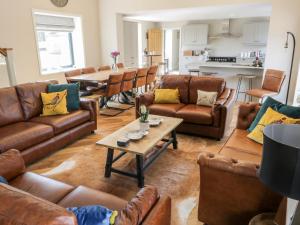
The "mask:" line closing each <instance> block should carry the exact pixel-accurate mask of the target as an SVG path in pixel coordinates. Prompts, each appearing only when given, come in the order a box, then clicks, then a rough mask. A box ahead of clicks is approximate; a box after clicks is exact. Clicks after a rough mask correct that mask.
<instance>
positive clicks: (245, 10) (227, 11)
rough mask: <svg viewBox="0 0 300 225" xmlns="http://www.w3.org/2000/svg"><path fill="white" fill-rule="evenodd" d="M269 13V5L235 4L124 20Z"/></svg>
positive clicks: (152, 13)
mask: <svg viewBox="0 0 300 225" xmlns="http://www.w3.org/2000/svg"><path fill="white" fill-rule="evenodd" d="M271 13H272V5H271V4H236V5H223V6H220V5H219V6H208V7H200V8H182V9H170V10H157V11H143V12H136V13H132V14H127V15H125V19H128V20H139V21H152V22H176V21H193V20H211V19H228V18H232V19H233V18H249V17H269V16H271Z"/></svg>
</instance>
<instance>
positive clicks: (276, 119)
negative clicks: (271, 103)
mask: <svg viewBox="0 0 300 225" xmlns="http://www.w3.org/2000/svg"><path fill="white" fill-rule="evenodd" d="M296 123H297V124H300V119H293V118H290V117H288V116H286V115H284V114H281V113H279V112H277V111H275V110H273V109H272V108H271V107H269V108H268V109H267V111H266V113H265V114H264V115H263V117H262V118H261V120H260V121H259V122H258V124H257V126H256V127H255V128H254V130H253V131H252V132H251V133H250V134H248V136H247V137H248V138H250V139H252V140H254V141H256V142H258V143H260V144H263V138H264V135H263V131H264V128H265V127H266V126H267V125H270V124H296Z"/></svg>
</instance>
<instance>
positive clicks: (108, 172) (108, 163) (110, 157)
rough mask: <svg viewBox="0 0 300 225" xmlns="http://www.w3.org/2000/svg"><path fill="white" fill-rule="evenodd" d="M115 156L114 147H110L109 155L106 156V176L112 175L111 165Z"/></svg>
mask: <svg viewBox="0 0 300 225" xmlns="http://www.w3.org/2000/svg"><path fill="white" fill-rule="evenodd" d="M113 158H114V149H113V148H108V149H107V156H106V165H105V177H110V175H111V167H112V163H113Z"/></svg>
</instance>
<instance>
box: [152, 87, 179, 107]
mask: <svg viewBox="0 0 300 225" xmlns="http://www.w3.org/2000/svg"><path fill="white" fill-rule="evenodd" d="M154 95H155V98H154V103H156V104H177V103H180V100H179V97H180V95H179V90H178V89H156V90H155V92H154Z"/></svg>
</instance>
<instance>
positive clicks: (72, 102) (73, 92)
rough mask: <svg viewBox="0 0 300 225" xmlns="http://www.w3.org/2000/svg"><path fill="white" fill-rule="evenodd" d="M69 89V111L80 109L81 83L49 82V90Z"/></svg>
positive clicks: (50, 91)
mask: <svg viewBox="0 0 300 225" xmlns="http://www.w3.org/2000/svg"><path fill="white" fill-rule="evenodd" d="M64 90H67V108H68V111H69V112H70V111H74V110H78V109H79V107H80V98H79V83H72V84H49V85H48V92H49V93H52V92H61V91H64Z"/></svg>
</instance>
